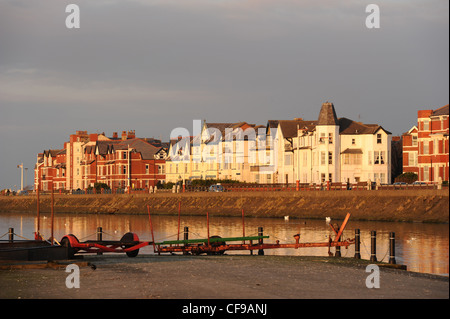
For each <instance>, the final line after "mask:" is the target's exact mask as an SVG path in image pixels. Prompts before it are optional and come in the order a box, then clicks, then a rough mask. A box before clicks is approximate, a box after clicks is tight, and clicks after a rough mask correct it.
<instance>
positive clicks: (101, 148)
mask: <svg viewBox="0 0 450 319" xmlns="http://www.w3.org/2000/svg"><path fill="white" fill-rule="evenodd" d="M95 147H96V149H97V150H98V153H99V154H100V155H106V154H108V152H113V151H119V150H128V149H130V148H132V149H134V150H135V151H136V152H138V153H140V154H141V157H142V159H144V160H149V159H154V156H155V154H156V153H158V151H160V150H161V149H163V147H156V146H154V145H152V144H150V143H148V142H146V141H144V140H142V139H140V138H133V139H128V140H113V141H97V143H96V146H95Z"/></svg>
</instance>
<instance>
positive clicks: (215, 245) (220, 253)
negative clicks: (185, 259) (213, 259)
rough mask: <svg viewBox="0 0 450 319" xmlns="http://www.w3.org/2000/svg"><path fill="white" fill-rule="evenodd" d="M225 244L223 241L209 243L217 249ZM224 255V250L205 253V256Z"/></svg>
mask: <svg viewBox="0 0 450 319" xmlns="http://www.w3.org/2000/svg"><path fill="white" fill-rule="evenodd" d="M210 238H222V237H220V236H211V237H210ZM225 244H226V243H225V242H224V241H216V242H213V243H211V246H212V247H218V246H222V245H225ZM224 253H225V250H220V251H210V252H207V253H206V254H207V255H223V254H224Z"/></svg>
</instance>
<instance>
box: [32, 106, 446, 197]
mask: <svg viewBox="0 0 450 319" xmlns="http://www.w3.org/2000/svg"><path fill="white" fill-rule="evenodd" d="M448 114H449V111H448V105H447V106H444V107H442V108H439V109H437V110H426V111H419V112H418V124H417V126H414V127H413V128H412V129H411V130H410V131H408V132H407V133H405V134H403V135H402V136H401V137H392V134H391V133H390V132H389V131H387V130H386V129H384V128H383V127H382V126H380V125H377V124H364V123H361V122H357V121H353V120H351V119H347V118H338V117H337V115H336V110H335V107H334V105H333V104H332V103H329V102H326V103H323V104H322V107H321V108H320V111H319V116H318V118H317V119H316V120H305V119H302V118H295V119H292V120H269V121H268V122H267V123H266V125H257V124H250V123H246V122H237V123H208V122H206V121H203V122H201V121H198V122H199V126H200V127H199V128H198V130H197V132H199V133H198V134H196V135H191V134H185V135H184V136H183V135H180V136H178V137H176V138H172V139H170V142H168V143H163V142H162V141H161V140H156V139H153V138H139V137H136V134H135V131H123V132H122V134H121V136H119V135H118V133H116V132H114V133H113V135H112V136H111V137H107V136H106V135H105V134H104V133H101V134H88V132H87V131H77V132H76V133H75V134H73V135H70V138H69V141H68V142H65V143H64V147H63V148H61V149H56V150H45V151H44V152H42V153H39V154H38V156H37V162H36V165H35V189H36V188H37V187H38V186H39V188H40V189H41V190H50V189H52V188H53V189H56V190H58V189H60V190H76V189H87V188H89V187H92V186H94V184H95V183H104V184H107V185H108V186H109V187H110V188H112V189H149V188H153V187H155V186H156V185H157V184H158V183H168V182H172V183H183V184H189V181H192V180H195V179H217V180H236V181H240V182H245V183H260V184H281V183H282V184H290V183H302V184H304V183H306V184H308V183H316V184H318V183H324V182H336V183H339V182H340V183H348V182H350V183H355V182H362V181H372V182H377V183H390V182H392V180H393V177H395V176H394V175H395V173H394V172H393V168H394V167H396V166H398V165H400V167H402V165H403V172H415V173H416V174H418V176H419V180H422V181H426V182H437V181H438V180H443V181H445V180H448V162H449V159H448V154H449V152H448V131H449V119H448ZM399 141H400V142H402V143H403V147H402V148H403V154H400V156H395V155H396V154H395V153H396V151H395V148H394V147H393V146H394V144H395V143H397V144H398V142H399ZM401 150H402V149H400V151H401ZM396 158H399V159H400V161H402V162H403V164H401V163H400V164H398V163H396Z"/></svg>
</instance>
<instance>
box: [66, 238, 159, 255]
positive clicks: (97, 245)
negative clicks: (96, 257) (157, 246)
mask: <svg viewBox="0 0 450 319" xmlns="http://www.w3.org/2000/svg"><path fill="white" fill-rule="evenodd" d="M150 244H151V242H148V241H139V237H138V236H137V235H136V234H135V233H131V232H128V233H126V234H125V235H123V236H122V238H121V239H120V240H87V241H84V242H80V241H79V240H78V238H77V237H76V236H75V235H73V234H68V235H65V236H64V237H63V238H62V239H61V246H63V247H66V248H67V250H68V252H67V254H68V257H69V259H71V258H74V256H75V254H79V253H97V254H103V253H104V252H107V253H126V255H127V256H128V257H136V256H137V255H138V254H139V249H140V248H143V247H145V246H148V245H150Z"/></svg>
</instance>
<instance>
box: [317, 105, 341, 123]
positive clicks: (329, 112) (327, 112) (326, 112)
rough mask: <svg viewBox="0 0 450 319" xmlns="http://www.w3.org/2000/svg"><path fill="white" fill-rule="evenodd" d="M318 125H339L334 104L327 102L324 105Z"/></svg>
mask: <svg viewBox="0 0 450 319" xmlns="http://www.w3.org/2000/svg"><path fill="white" fill-rule="evenodd" d="M316 125H339V122H338V119H337V116H336V111H335V110H334V105H333V103H330V102H325V103H323V104H322V108H321V109H320V113H319V120H318V121H317V124H316Z"/></svg>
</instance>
